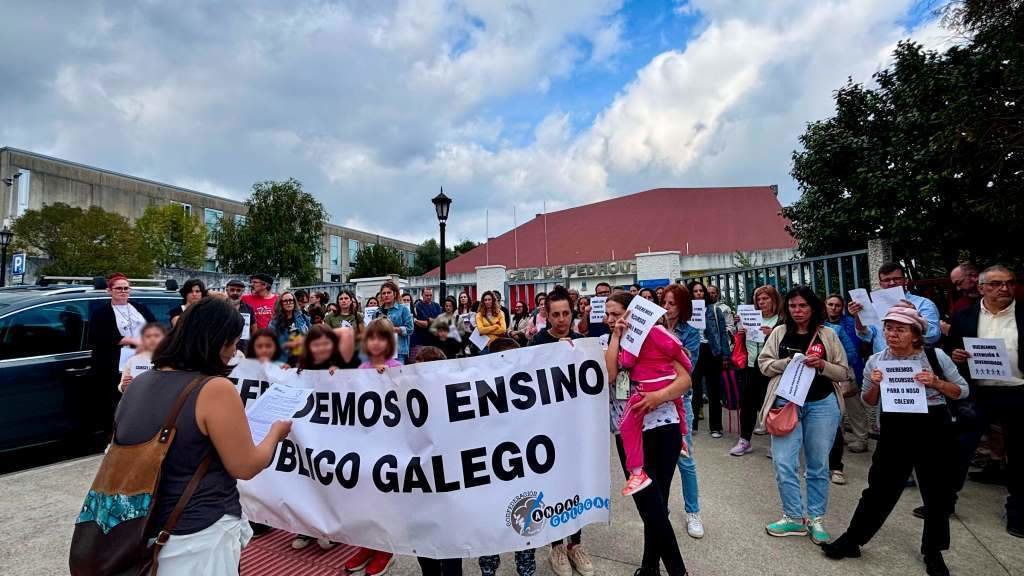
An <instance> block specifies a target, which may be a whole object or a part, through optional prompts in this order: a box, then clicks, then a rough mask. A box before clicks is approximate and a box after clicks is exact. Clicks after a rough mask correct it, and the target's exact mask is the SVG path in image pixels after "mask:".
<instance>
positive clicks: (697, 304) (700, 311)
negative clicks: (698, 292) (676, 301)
mask: <svg viewBox="0 0 1024 576" xmlns="http://www.w3.org/2000/svg"><path fill="white" fill-rule="evenodd" d="M691 304H693V315H692V316H690V319H689V320H688V321H687V322H686V323H687V324H689V325H690V326H693V327H694V328H696V329H697V330H704V329H705V328H707V327H708V326H707V316H705V314H706V310H707V309H706V308H705V307H704V304H705V303H704V301H703V300H694V301H692V302H691Z"/></svg>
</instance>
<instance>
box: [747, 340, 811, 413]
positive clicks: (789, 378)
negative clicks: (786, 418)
mask: <svg viewBox="0 0 1024 576" xmlns="http://www.w3.org/2000/svg"><path fill="white" fill-rule="evenodd" d="M759 332H760V330H759ZM805 358H807V357H806V356H804V355H803V354H800V353H797V354H794V355H793V358H791V359H790V361H789V365H787V366H786V370H785V371H784V372H783V373H782V379H781V380H779V390H778V395H779V396H781V397H783V398H785V399H786V400H789V401H790V402H792V403H794V404H796V405H797V406H803V405H804V400H806V399H807V393H808V392H809V391H810V390H811V383H812V382H814V375H815V374H817V371H816V370H815V369H814V368H811V367H810V366H808V365H806V364H804V359H805Z"/></svg>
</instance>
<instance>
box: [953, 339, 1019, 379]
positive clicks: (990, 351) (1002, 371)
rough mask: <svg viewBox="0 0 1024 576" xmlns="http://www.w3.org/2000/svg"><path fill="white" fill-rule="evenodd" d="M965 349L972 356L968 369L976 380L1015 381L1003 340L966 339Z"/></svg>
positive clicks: (968, 361) (968, 360) (968, 362)
mask: <svg viewBox="0 0 1024 576" xmlns="http://www.w3.org/2000/svg"><path fill="white" fill-rule="evenodd" d="M964 349H965V350H967V352H968V353H969V354H970V355H971V357H970V358H968V359H967V368H968V369H969V370H970V371H971V378H974V379H976V380H1013V373H1012V372H1010V355H1009V354H1008V353H1007V351H1006V341H1004V340H1003V339H1002V338H964Z"/></svg>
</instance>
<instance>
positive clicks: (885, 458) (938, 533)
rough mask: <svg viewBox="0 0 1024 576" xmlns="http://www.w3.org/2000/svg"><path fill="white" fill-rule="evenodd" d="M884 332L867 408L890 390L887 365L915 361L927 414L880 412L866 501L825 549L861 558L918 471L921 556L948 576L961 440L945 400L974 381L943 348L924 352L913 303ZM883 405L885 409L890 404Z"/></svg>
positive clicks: (897, 309)
mask: <svg viewBox="0 0 1024 576" xmlns="http://www.w3.org/2000/svg"><path fill="white" fill-rule="evenodd" d="M882 322H883V333H884V336H885V343H886V348H885V349H884V350H882V351H881V352H879V353H877V354H875V355H873V356H871V358H869V359H868V361H867V365H866V366H865V367H864V384H863V386H864V389H863V391H862V392H861V395H862V398H863V399H864V402H865V403H866V404H869V405H871V406H876V405H878V402H879V400H880V398H881V388H882V386H883V374H882V370H881V369H880V367H881V364H880V363H883V362H909V363H912V365H911V366H912V367H913V368H917V367H919V368H920V371H918V372H916V373H915V374H914V376H913V378H914V380H915V381H916V382H917V383H918V384H920V385H921V386H924V389H925V398H926V402H927V406H928V408H927V412H925V413H909V412H897V411H896V409H895V406H894V407H893V409H886V408H885V407H884V406H883V407H882V409H881V410H880V414H879V418H880V419H881V426H880V429H881V434H880V435H879V438H878V446H876V447H875V454H874V457H873V459H872V461H871V470H870V471H868V487H867V489H866V490H864V493H863V494H862V495H861V497H860V502H858V504H857V510H856V512H854V513H853V518H852V519H851V520H850V527H849V528H847V529H846V532H845V533H844V534H843V535H842V536H840V537H839V538H837V539H836V541H835V542H832V543H831V544H826V545H825V546H823V547H822V549H823V550H824V552H825V555H826V556H828V557H829V558H833V559H836V560H841V559H843V558H858V557H860V547H861V546H863V545H864V544H867V543H868V542H869V541H871V538H872V537H873V536H874V535H875V533H877V532H878V530H879V529H880V528H881V527H882V525H883V524H884V523H885V520H886V518H888V516H889V513H890V512H892V509H893V507H895V506H896V503H897V502H898V501H899V499H900V495H902V494H903V489H904V488H905V487H906V485H907V479H908V478H910V473H911V471H916V472H917V483H918V485H919V486H920V487H921V496H922V498H923V499H924V504H925V509H926V510H927V513H926V514H927V515H926V517H925V520H924V532H923V534H922V536H921V553H922V554H923V555H924V563H925V568H926V571H927V573H928V574H929V575H930V576H945V575H948V574H949V569H948V568H947V567H946V563H945V561H944V560H943V558H942V551H943V550H948V549H949V515H950V513H951V512H952V505H953V494H954V487H953V479H952V478H951V477H950V475H949V473H948V470H949V469H950V467H951V466H953V465H954V460H955V455H956V450H953V449H951V447H955V446H956V434H955V431H954V428H953V423H952V420H951V418H950V412H949V408H948V405H947V400H946V398H951V399H953V400H959V399H962V398H966V397H967V394H968V393H969V389H968V387H967V382H966V381H965V380H964V378H963V376H961V375H960V373H959V372H958V371H957V368H956V365H955V364H953V361H952V360H951V359H950V358H949V356H947V355H946V353H945V352H943V351H942V350H940V349H925V348H924V334H925V333H926V332H927V330H928V323H927V321H926V320H925V319H924V318H923V317H922V316H921V314H920V313H919V312H918V311H917V309H916V308H914V306H913V304H911V303H910V302H907V301H903V302H900V304H899V305H897V306H893V307H892V308H890V309H889V312H888V313H887V314H886V315H885V318H883V320H882ZM883 404H885V403H884V402H883Z"/></svg>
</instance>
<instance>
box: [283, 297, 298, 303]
mask: <svg viewBox="0 0 1024 576" xmlns="http://www.w3.org/2000/svg"><path fill="white" fill-rule="evenodd" d="M281 303H282V304H295V299H294V298H286V299H282V300H281Z"/></svg>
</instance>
